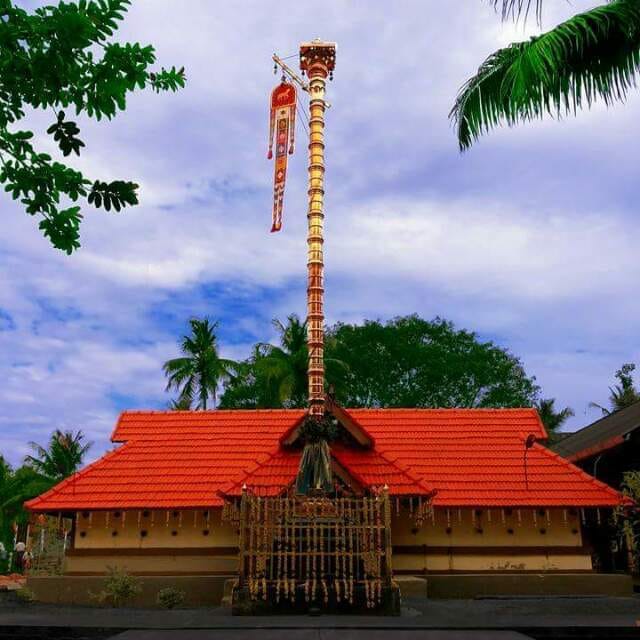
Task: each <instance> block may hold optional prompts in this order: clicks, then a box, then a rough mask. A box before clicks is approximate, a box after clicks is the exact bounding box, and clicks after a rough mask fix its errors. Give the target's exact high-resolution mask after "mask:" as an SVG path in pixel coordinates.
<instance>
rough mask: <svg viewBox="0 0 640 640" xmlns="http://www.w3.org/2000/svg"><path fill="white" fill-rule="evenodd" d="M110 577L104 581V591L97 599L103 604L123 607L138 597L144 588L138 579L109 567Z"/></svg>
mask: <svg viewBox="0 0 640 640" xmlns="http://www.w3.org/2000/svg"><path fill="white" fill-rule="evenodd" d="M108 572H109V574H108V576H107V577H106V579H105V581H104V589H103V590H102V591H101V592H100V593H99V594H98V596H97V598H98V600H99V601H100V602H101V603H103V604H104V603H107V604H110V605H111V606H112V607H123V606H124V605H126V604H128V603H129V602H130V601H131V600H132V599H133V598H134V597H135V596H137V595H138V594H139V593H140V591H142V587H141V586H140V581H139V580H138V578H136V577H134V576H132V575H129V574H128V573H127V572H126V571H122V570H121V569H118V568H117V567H108Z"/></svg>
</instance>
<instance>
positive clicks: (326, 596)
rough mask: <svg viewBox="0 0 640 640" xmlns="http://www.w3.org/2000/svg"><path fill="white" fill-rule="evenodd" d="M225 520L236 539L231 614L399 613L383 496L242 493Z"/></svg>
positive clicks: (387, 504)
mask: <svg viewBox="0 0 640 640" xmlns="http://www.w3.org/2000/svg"><path fill="white" fill-rule="evenodd" d="M227 512H228V513H230V514H233V515H232V517H233V519H235V520H236V521H237V524H238V527H239V532H240V535H239V547H240V550H239V564H240V566H239V577H238V585H237V587H236V589H235V590H234V595H233V608H234V613H236V614H242V613H257V612H259V611H260V610H266V609H273V608H280V609H294V610H296V609H297V610H300V609H309V608H311V607H313V608H322V609H348V610H353V609H365V610H367V609H368V610H375V609H384V610H385V611H386V612H391V613H393V612H394V611H395V609H396V608H397V609H399V598H398V596H397V588H395V589H394V585H393V580H392V565H391V505H390V501H389V495H388V491H383V492H382V493H380V494H379V495H374V496H363V497H333V496H332V497H329V496H327V495H315V496H314V495H309V496H307V495H293V496H279V497H261V496H257V495H253V494H251V493H249V492H248V491H246V490H245V491H244V492H243V495H242V498H241V499H240V501H239V503H235V505H233V506H230V508H228V509H227ZM396 601H397V602H396Z"/></svg>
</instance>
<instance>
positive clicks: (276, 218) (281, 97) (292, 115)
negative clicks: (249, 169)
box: [267, 81, 296, 232]
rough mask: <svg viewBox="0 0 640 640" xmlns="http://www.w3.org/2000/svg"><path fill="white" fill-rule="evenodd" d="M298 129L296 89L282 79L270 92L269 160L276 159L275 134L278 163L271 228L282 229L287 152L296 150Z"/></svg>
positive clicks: (274, 180) (274, 184)
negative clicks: (294, 148)
mask: <svg viewBox="0 0 640 640" xmlns="http://www.w3.org/2000/svg"><path fill="white" fill-rule="evenodd" d="M295 128H296V88H295V87H294V86H293V85H292V84H290V83H288V82H284V81H283V82H282V83H281V84H279V85H278V86H277V87H276V88H275V89H274V90H273V91H272V92H271V118H270V121H269V153H268V155H267V157H268V158H269V160H271V158H273V142H274V134H275V145H276V163H275V172H274V177H273V214H272V224H271V231H272V232H274V231H280V229H281V228H282V201H283V198H284V185H285V182H286V179H287V145H288V147H289V149H288V153H293V141H294V134H295Z"/></svg>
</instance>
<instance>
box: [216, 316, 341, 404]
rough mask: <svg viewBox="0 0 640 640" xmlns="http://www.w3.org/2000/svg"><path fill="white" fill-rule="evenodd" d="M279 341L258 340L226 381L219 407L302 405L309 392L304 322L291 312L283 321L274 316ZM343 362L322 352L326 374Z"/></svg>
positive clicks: (305, 326)
mask: <svg viewBox="0 0 640 640" xmlns="http://www.w3.org/2000/svg"><path fill="white" fill-rule="evenodd" d="M273 326H274V327H275V328H276V330H277V332H278V333H279V335H280V345H279V346H276V345H272V344H265V343H258V344H256V345H255V346H254V348H253V353H252V355H251V357H250V358H249V359H248V360H246V361H244V362H242V363H239V364H238V367H237V369H236V375H234V376H233V377H232V378H231V379H230V380H229V382H228V384H226V385H225V390H224V394H223V396H222V398H221V400H220V408H225V409H228V408H236V409H239V408H243V409H259V408H260V409H276V408H280V407H284V408H287V409H291V408H299V407H305V406H306V404H307V395H308V380H307V365H308V361H309V353H308V349H307V323H306V321H305V322H302V321H301V320H300V318H299V317H298V316H297V315H296V314H295V313H292V314H290V315H289V316H287V322H286V324H283V323H282V322H281V321H280V320H274V321H273ZM343 366H344V365H343V363H341V362H339V361H337V360H336V359H335V358H332V357H331V356H330V355H327V354H325V368H326V369H327V376H328V378H331V373H332V371H333V370H335V369H339V368H341V367H343Z"/></svg>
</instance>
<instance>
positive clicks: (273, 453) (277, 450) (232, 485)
mask: <svg viewBox="0 0 640 640" xmlns="http://www.w3.org/2000/svg"><path fill="white" fill-rule="evenodd" d="M279 453H287V452H285V451H283V450H282V448H281V447H280V445H279V444H278V446H276V448H275V449H274V450H273V451H271V452H270V453H267V454H265V455H266V456H267V457H266V458H265V459H264V460H262V462H259V461H257V460H256V461H254V464H253V467H252V468H251V469H249V470H248V471H246V472H245V474H244V475H243V476H242V478H241V479H240V480H238V481H237V482H230V483H229V484H228V485H227V487H226V488H225V489H220V491H219V492H218V493H219V494H222V495H224V494H228V493H229V491H231V490H232V489H235V488H236V487H238V486H240V487H242V485H243V484H246V481H247V480H248V479H249V478H250V477H251V476H252V475H254V474H255V473H256V471H258V469H262V468H264V467H265V466H266V465H267V464H268V463H269V462H271V461H272V460H273V459H274V458H275V457H276V455H277V454H279Z"/></svg>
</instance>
